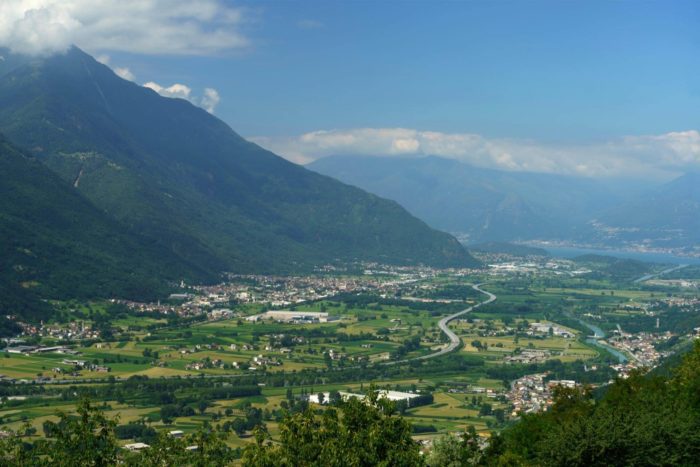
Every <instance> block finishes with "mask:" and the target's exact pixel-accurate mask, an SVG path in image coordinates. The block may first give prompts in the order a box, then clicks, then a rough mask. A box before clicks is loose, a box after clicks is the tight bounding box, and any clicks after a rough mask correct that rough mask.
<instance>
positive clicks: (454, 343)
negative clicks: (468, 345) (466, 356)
mask: <svg viewBox="0 0 700 467" xmlns="http://www.w3.org/2000/svg"><path fill="white" fill-rule="evenodd" d="M482 285H483V284H475V285H472V289H474V290H476V291H477V292H481V293H482V294H484V295H487V296H488V297H489V298H488V299H487V300H484V301H483V302H480V303H477V304H476V305H473V306H470V307H469V308H467V309H465V310H462V311H460V312H457V313H455V314H453V315H450V316H446V317H444V318H442V319H441V320H440V321H439V322H438V326H439V327H440V330H441V331H442V332H444V333H445V335H446V336H447V337H448V338H449V339H450V343H449V344H448V345H447V347H443V348H442V349H440V350H438V351H437V352H433V353H431V354H428V355H421V356H420V357H414V358H409V359H406V360H398V361H395V362H385V363H384V364H385V365H396V364H398V363H406V362H410V361H413V360H427V359H429V358H436V357H440V356H441V355H445V354H448V353H450V352H453V351H454V350H455V349H457V347H459V345H460V344H461V342H462V341H461V340H460V338H459V336H457V334H455V333H454V332H453V331H452V329H450V327H449V326H448V325H449V323H450V321H452V320H453V319H455V318H459V317H460V316H462V315H464V314H466V313H469V312H470V311H472V310H474V309H476V308H479V307H480V306H482V305H486V304H488V303H491V302H494V301H496V298H497V297H496V295H494V294H492V293H491V292H487V291H486V290H483V289H481V288H480V287H481V286H482Z"/></svg>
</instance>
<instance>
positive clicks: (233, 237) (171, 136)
mask: <svg viewBox="0 0 700 467" xmlns="http://www.w3.org/2000/svg"><path fill="white" fill-rule="evenodd" d="M2 55H4V56H5V57H6V59H5V60H4V61H0V131H1V132H3V133H5V135H6V136H7V137H8V138H9V139H10V140H11V141H12V142H13V143H15V144H17V145H18V146H20V147H23V148H26V149H27V150H28V151H29V152H30V153H31V155H32V156H34V157H36V159H37V160H40V161H41V162H42V163H43V164H44V165H45V166H46V167H48V168H49V169H50V170H51V171H52V172H53V173H54V174H56V175H57V176H58V177H60V178H61V179H62V180H63V182H64V186H65V185H68V186H69V187H70V188H72V190H73V191H74V192H76V193H79V194H80V195H81V197H82V198H81V199H85V200H88V201H89V202H90V203H91V204H92V205H93V206H94V207H96V211H99V212H100V213H101V214H102V215H103V217H104V218H106V219H108V220H109V221H110V222H112V223H113V224H114V225H116V226H118V227H117V228H116V229H115V231H118V232H124V233H127V234H128V235H129V236H131V238H135V239H139V241H141V242H144V243H145V244H147V245H149V248H150V251H151V252H159V253H158V254H163V255H165V257H168V258H172V259H173V260H174V261H175V262H176V264H178V265H180V267H179V269H178V268H175V270H174V272H178V271H182V277H186V278H190V277H195V278H196V277H201V276H202V275H212V274H217V273H219V272H222V271H233V272H246V273H266V272H292V271H303V270H309V269H311V268H312V267H313V266H315V265H320V264H325V263H330V262H334V261H343V262H346V261H353V260H362V261H380V262H384V263H393V264H417V263H423V264H428V265H434V266H470V265H474V264H476V262H475V260H474V259H473V258H472V257H471V256H470V255H469V254H468V253H467V252H466V250H464V248H463V247H462V246H461V245H460V244H459V242H457V240H456V239H454V238H453V237H451V236H450V235H448V234H445V233H442V232H438V231H436V230H433V229H431V228H429V227H428V226H427V225H426V224H425V223H423V222H422V221H420V220H418V219H416V218H415V217H413V216H411V215H410V214H408V213H407V212H406V211H405V210H404V209H403V208H402V207H401V206H399V205H398V204H397V203H395V202H393V201H388V200H385V199H382V198H379V197H377V196H375V195H371V194H368V193H366V192H364V191H362V190H360V189H358V188H355V187H351V186H348V185H345V184H342V183H340V182H338V181H336V180H333V179H331V178H330V177H326V176H322V175H319V174H316V173H314V172H312V171H309V170H306V169H305V168H303V167H301V166H298V165H295V164H292V163H290V162H288V161H286V160H284V159H282V158H280V157H278V156H276V155H275V154H273V153H271V152H269V151H266V150H264V149H262V148H261V147H259V146H257V145H255V144H252V143H250V142H248V141H246V140H244V139H243V138H241V137H240V136H239V135H237V134H236V133H235V132H234V131H233V130H232V129H231V128H229V127H228V126H227V125H226V124H225V123H224V122H222V121H221V120H219V119H217V118H216V117H214V116H212V115H210V114H209V113H207V112H206V111H204V110H202V109H200V108H198V107H195V106H193V105H192V104H191V103H189V102H187V101H185V100H181V99H169V98H164V97H161V96H160V95H158V94H157V93H155V92H154V91H152V90H150V89H147V88H144V87H142V86H139V85H137V84H135V83H132V82H129V81H125V80H123V79H121V78H119V77H117V76H116V75H115V74H114V73H113V72H112V71H111V70H110V69H109V68H108V67H106V66H104V65H102V64H100V63H98V62H97V61H95V60H94V59H93V58H92V57H90V56H89V55H87V54H85V53H84V52H82V51H81V50H79V49H77V48H72V49H70V50H69V51H68V52H67V53H65V54H60V55H54V56H52V57H48V58H28V57H18V56H13V55H11V54H8V53H7V52H3V53H2ZM55 209H56V210H57V211H60V210H61V209H63V208H62V207H61V206H58V205H57V206H55ZM86 209H87V208H86ZM48 227H50V226H47V228H48ZM88 227H89V228H88ZM90 229H92V226H86V229H85V230H86V232H88V233H89V232H91V231H90ZM137 251H138V250H134V256H135V255H136V254H137ZM92 253H95V254H97V252H91V254H92ZM139 255H140V253H139ZM126 256H129V254H127V255H126ZM137 259H138V258H137V257H134V258H133V261H132V262H133V263H137V262H138V261H137ZM139 272H142V270H141V269H139ZM162 276H163V274H158V275H157V277H162Z"/></svg>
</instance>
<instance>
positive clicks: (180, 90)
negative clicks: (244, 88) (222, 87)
mask: <svg viewBox="0 0 700 467" xmlns="http://www.w3.org/2000/svg"><path fill="white" fill-rule="evenodd" d="M143 86H144V87H146V88H149V89H153V90H154V91H155V92H157V93H158V94H160V95H161V96H163V97H172V98H180V99H185V100H188V101H190V102H191V103H192V104H194V105H196V106H199V107H202V108H203V109H204V110H206V111H207V112H209V113H211V114H213V113H214V109H215V108H216V106H217V105H218V104H219V101H220V100H221V97H220V96H219V92H218V91H217V90H216V89H214V88H204V95H203V96H202V97H197V96H195V95H194V94H192V89H191V88H190V87H189V86H187V85H185V84H180V83H175V84H173V85H171V86H167V87H165V86H161V85H160V84H158V83H154V82H153V81H149V82H148V83H146V84H144V85H143Z"/></svg>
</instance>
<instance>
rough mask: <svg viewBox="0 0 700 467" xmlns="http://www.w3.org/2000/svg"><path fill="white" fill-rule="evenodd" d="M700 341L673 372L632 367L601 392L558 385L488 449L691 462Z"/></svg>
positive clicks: (501, 453)
mask: <svg viewBox="0 0 700 467" xmlns="http://www.w3.org/2000/svg"><path fill="white" fill-rule="evenodd" d="M699 394H700V342H696V345H695V348H694V350H693V351H691V352H690V353H688V355H687V356H686V357H685V358H684V360H683V362H682V364H681V365H680V366H679V367H678V368H677V369H676V370H675V372H674V373H673V375H672V376H671V377H670V378H665V377H662V376H656V375H645V376H643V375H641V374H640V373H637V374H633V375H632V376H630V377H629V378H628V379H625V380H621V379H618V380H616V381H615V383H614V384H612V385H611V386H610V387H609V388H608V390H607V391H606V393H605V395H604V396H603V398H602V399H601V400H599V401H597V402H596V401H594V400H593V398H592V395H591V394H589V393H586V392H582V391H580V390H573V389H565V390H560V391H559V392H558V393H557V394H556V395H555V400H556V401H555V404H554V406H553V407H552V409H551V410H549V411H548V412H545V413H542V414H536V415H525V416H523V418H522V420H520V422H518V423H516V424H515V425H513V426H512V427H510V428H508V429H507V430H505V431H504V432H503V434H502V436H501V437H500V438H498V440H497V442H495V443H493V446H492V448H491V449H490V450H489V451H488V452H489V455H490V456H491V460H493V462H496V461H499V459H500V460H505V459H511V460H512V459H519V460H520V461H521V462H523V463H526V464H535V465H561V466H564V465H567V466H570V465H581V466H584V465H585V466H589V465H693V464H695V463H696V461H697V459H698V458H700V457H699V456H700V396H699Z"/></svg>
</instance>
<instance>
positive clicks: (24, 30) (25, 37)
mask: <svg viewBox="0 0 700 467" xmlns="http://www.w3.org/2000/svg"><path fill="white" fill-rule="evenodd" d="M245 21H246V17H245V15H244V10H243V9H242V8H236V7H233V6H231V5H230V4H228V3H227V2H225V1H223V0H198V1H197V2H192V1H190V0H2V1H0V46H2V47H8V48H10V49H11V50H12V51H13V52H17V53H27V54H33V55H45V54H51V53H55V52H61V51H65V50H66V49H67V48H68V47H69V46H70V45H71V44H76V45H78V46H79V47H82V48H85V49H87V50H90V51H92V52H95V51H104V50H114V51H123V52H133V53H140V54H176V55H177V54H187V55H212V54H218V53H221V52H225V51H230V50H236V49H241V48H244V47H246V46H248V45H249V40H248V39H247V38H246V37H245V35H244V34H243V33H242V32H241V29H242V27H243V24H244V23H245Z"/></svg>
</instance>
